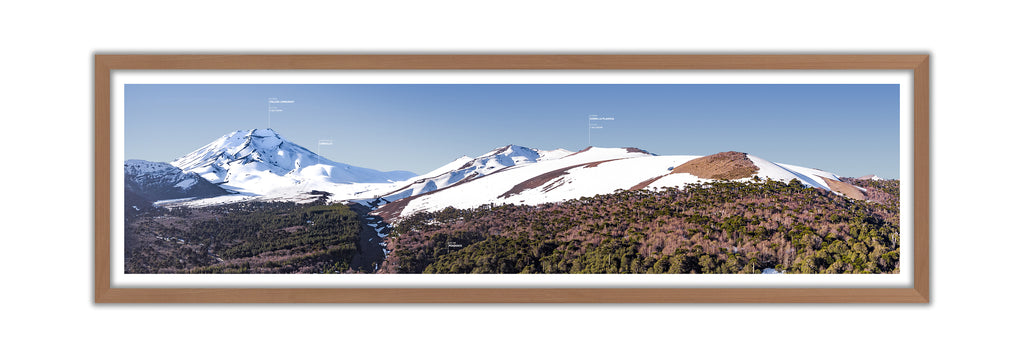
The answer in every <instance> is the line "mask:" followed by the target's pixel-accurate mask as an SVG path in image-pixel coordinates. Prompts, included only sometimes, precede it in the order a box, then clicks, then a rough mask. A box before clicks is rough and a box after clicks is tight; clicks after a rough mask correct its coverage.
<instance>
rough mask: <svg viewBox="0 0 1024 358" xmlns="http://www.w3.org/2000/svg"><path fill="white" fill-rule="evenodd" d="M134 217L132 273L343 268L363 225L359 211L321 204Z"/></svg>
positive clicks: (252, 205) (128, 267)
mask: <svg viewBox="0 0 1024 358" xmlns="http://www.w3.org/2000/svg"><path fill="white" fill-rule="evenodd" d="M133 220H134V221H133V222H130V223H127V224H128V225H126V228H128V229H127V230H126V233H125V236H126V243H127V245H126V254H125V271H126V272H128V273H291V272H302V273H340V272H345V271H347V270H349V267H350V262H351V260H352V258H353V256H354V255H355V254H356V252H357V245H356V240H358V239H359V231H360V229H361V224H360V222H359V215H358V214H356V213H355V212H353V211H352V210H350V209H349V208H348V207H346V206H345V205H341V204H334V205H324V204H323V202H322V201H321V202H320V203H314V204H296V203H290V202H247V203H240V204H229V205H222V206H216V207H211V208H192V209H190V208H176V209H175V210H166V209H164V210H161V211H157V212H154V213H151V214H147V215H146V216H142V217H138V218H134V219H133Z"/></svg>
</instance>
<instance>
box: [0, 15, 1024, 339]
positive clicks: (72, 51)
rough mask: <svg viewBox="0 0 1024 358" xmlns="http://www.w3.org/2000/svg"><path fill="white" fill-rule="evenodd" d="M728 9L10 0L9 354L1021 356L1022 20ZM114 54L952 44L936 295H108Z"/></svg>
mask: <svg viewBox="0 0 1024 358" xmlns="http://www.w3.org/2000/svg"><path fill="white" fill-rule="evenodd" d="M360 3H363V2H360ZM366 3H369V2H366ZM707 3H716V4H717V3H723V4H720V5H691V6H684V5H672V6H667V5H666V4H668V3H667V2H666V3H664V4H662V3H655V2H642V1H633V2H628V5H627V3H626V2H623V3H622V4H620V5H616V4H608V5H598V4H597V3H596V2H593V1H586V2H575V3H570V4H565V5H554V4H551V3H548V2H547V1H516V2H510V3H508V4H506V5H504V6H482V5H478V4H477V2H474V1H467V2H462V3H452V4H451V5H450V6H445V5H443V4H441V3H439V2H436V1H426V2H422V4H416V3H415V2H413V3H401V4H391V5H380V6H377V7H366V6H363V5H357V4H352V5H344V6H343V5H327V6H320V5H308V6H307V5H299V2H296V1H276V2H232V3H231V4H219V3H215V2H213V1H177V2H173V3H166V2H161V3H154V5H143V2H120V3H114V2H86V1H80V2H68V3H66V4H43V3H41V2H28V1H16V2H8V3H5V5H4V6H3V13H4V15H3V16H2V17H3V20H2V21H0V29H2V30H3V31H2V32H0V33H2V34H3V35H2V36H3V45H2V46H3V56H2V57H0V61H2V62H3V66H0V67H2V68H0V81H2V82H3V83H2V86H0V91H2V97H0V101H2V102H0V118H3V120H4V121H3V123H2V125H0V128H2V129H0V135H2V138H4V140H3V141H2V143H3V144H2V145H0V148H4V149H5V153H6V154H5V155H4V156H3V158H6V159H5V160H3V161H2V165H0V168H3V169H2V170H3V173H4V175H3V176H2V178H0V180H2V181H3V188H4V197H5V200H4V202H5V204H6V205H5V207H6V208H7V210H8V212H9V213H8V214H7V215H5V216H4V217H3V225H4V229H5V230H4V231H3V232H4V233H3V234H2V235H0V237H2V241H3V243H4V246H3V249H2V251H0V252H3V254H4V255H3V256H4V259H3V260H0V265H2V270H0V272H3V275H4V276H3V280H4V281H5V284H4V286H3V287H4V288H3V295H2V300H3V305H2V306H0V307H2V310H3V311H2V312H3V314H2V315H0V317H2V321H3V324H2V325H0V326H2V327H4V328H5V331H7V332H5V333H4V336H3V338H2V339H0V342H2V344H0V351H4V352H11V351H15V352H17V351H25V352H29V353H32V355H33V356H53V355H57V354H59V355H62V356H66V355H75V356H78V355H84V354H85V353H88V352H91V353H96V354H103V356H112V357H115V356H180V355H185V354H187V355H195V354H198V355H204V356H205V355H224V356H241V355H243V354H244V355H247V356H277V355H289V356H290V355H295V356H300V355H301V356H305V355H311V354H317V355H321V356H351V355H363V356H368V355H376V354H388V353H403V354H402V355H415V356H419V355H427V354H428V353H429V352H437V351H439V350H451V351H456V352H463V353H468V354H474V355H480V356H491V355H497V356H524V355H534V354H537V353H540V352H551V351H554V350H558V349H571V350H573V351H576V352H577V353H585V354H588V355H630V356H647V355H649V353H663V354H664V355H663V356H684V355H685V356H689V355H699V356H716V357H718V356H733V355H741V354H742V355H746V356H752V357H770V356H807V355H812V354H813V355H836V356H901V357H910V356H924V355H925V354H927V355H929V356H936V355H939V354H942V355H943V356H945V355H946V354H950V355H952V356H963V355H965V354H968V353H970V354H971V356H992V355H996V354H997V352H999V351H1000V350H1004V349H1012V350H1014V351H1015V350H1016V349H1015V348H1014V346H1015V344H1016V343H1017V341H1018V339H1019V337H1017V336H1018V335H1017V334H1013V333H1019V332H1020V327H1019V324H1020V320H1019V319H1020V318H1022V317H1021V310H1020V309H1019V305H1017V304H1016V301H1017V300H1018V299H1019V297H1018V296H1014V294H1015V293H1016V292H1017V291H1018V290H1016V287H1015V286H1016V284H1017V280H1016V277H1018V276H1019V275H1013V276H1011V275H1009V274H1008V273H1009V272H1011V271H1017V270H1019V269H1020V260H1019V258H1020V257H1021V255H1020V253H1021V252H1024V250H1022V249H1024V248H1022V245H1021V241H1022V239H1024V238H1022V234H1021V232H1020V231H1019V230H1015V229H1016V225H1018V224H1019V216H1018V215H1017V214H1018V213H1019V212H1020V209H1019V208H1018V206H1019V205H1020V199H1021V194H1020V191H1019V190H1017V188H1016V184H1017V183H1016V182H1015V181H1012V179H1014V178H1013V177H1014V176H1016V175H1019V174H1020V173H1021V170H1020V165H1019V163H1018V157H1017V156H1016V155H1013V154H1016V153H1015V152H1012V150H1014V149H1016V146H1017V145H1018V144H1019V143H1020V142H1021V140H1020V132H1021V124H1020V122H1021V119H1022V118H1021V114H1020V107H1019V104H1018V101H1019V99H1020V97H1021V90H1020V85H1021V83H1022V82H1024V81H1022V80H1024V78H1022V76H1021V66H1020V65H1019V63H1018V62H1019V61H1020V58H1021V57H1020V56H1019V54H1020V50H1019V48H1020V43H1019V39H1018V36H1019V34H1020V33H1021V32H1022V31H1021V30H1022V26H1021V25H1020V22H1019V20H1018V17H1019V12H1017V11H1013V10H1011V9H1010V8H1009V7H1007V6H1004V5H1002V4H998V3H994V2H981V1H974V2H969V3H962V2H961V3H957V5H955V6H954V5H939V4H937V2H915V3H913V4H908V5H899V4H896V2H894V1H860V2H854V3H847V4H832V3H828V4H827V5H826V4H819V3H818V2H817V1H809V2H802V3H795V4H793V5H785V4H781V3H779V2H771V1H764V2H762V1H751V2H740V3H735V4H724V3H725V2H707ZM146 4H148V3H146ZM156 4H159V5H156ZM1012 34H1018V35H1012ZM95 51H102V52H170V53H188V52H274V53H278V52H285V53H287V52H348V53H427V52H429V53H467V52H472V53H510V52H516V53H569V52H572V53H776V52H784V53H850V52H855V53H890V52H893V53H905V52H912V53H921V52H927V53H931V54H932V55H933V57H932V61H933V62H932V71H933V72H932V83H933V85H932V89H933V92H932V110H933V112H932V113H933V117H932V123H933V133H932V140H933V143H934V147H933V162H932V163H933V166H934V170H933V206H932V207H933V215H932V222H933V237H932V243H933V251H932V262H933V265H932V282H933V291H932V297H933V299H932V303H931V304H928V305H614V306H605V305H575V306H564V305H563V306H536V305H534V306H522V305H468V306H467V305H461V306H460V305H443V306H426V305H403V306H375V305H358V306H354V305H319V306H317V305H276V306H275V305H103V306H97V305H94V304H93V303H92V289H91V285H92V266H91V265H92V256H91V255H92V226H91V220H92V218H91V205H92V204H91V203H92V194H91V178H92V162H91V158H92V157H91V148H92V133H91V124H92V100H93V99H92V87H91V81H92V68H91V56H92V54H93V52H95ZM1011 153H1013V154H1011ZM26 164H27V165H26ZM1007 177H1009V179H1010V180H1002V179H1004V178H1007ZM982 178H992V179H990V180H988V179H982ZM10 212H13V215H11V214H10ZM12 228H13V230H11V229H12ZM577 353H571V355H567V356H578V354H577ZM4 355H5V356H21V355H22V354H15V355H7V354H4Z"/></svg>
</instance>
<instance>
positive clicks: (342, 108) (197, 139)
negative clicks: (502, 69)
mask: <svg viewBox="0 0 1024 358" xmlns="http://www.w3.org/2000/svg"><path fill="white" fill-rule="evenodd" d="M272 97H273V98H278V99H279V100H292V101H295V102H294V103H289V104H276V105H275V104H269V103H268V98H272ZM268 105H269V106H277V107H278V108H280V109H281V111H280V112H270V111H268ZM268 114H269V116H270V127H271V128H273V129H274V130H276V131H277V132H278V133H280V134H281V135H282V136H283V137H284V138H285V139H288V140H290V141H292V142H295V143H297V144H299V145H302V146H304V147H306V148H308V149H310V150H313V151H316V150H317V149H316V147H317V141H318V140H319V139H332V140H333V141H334V145H333V146H323V147H322V150H321V154H322V155H323V156H325V157H327V158H330V159H332V160H334V161H338V162H342V163H348V164H352V165H356V166H362V167H368V168H373V169H378V170H409V171H412V172H416V173H419V174H422V173H425V172H428V171H430V170H432V169H434V168H437V167H439V166H441V165H444V164H446V163H448V162H450V161H451V160H453V159H455V158H457V157H459V156H462V155H468V156H471V157H472V156H477V155H480V154H483V153H485V152H487V151H489V150H491V149H493V148H496V147H501V146H504V145H506V144H517V145H522V146H526V147H532V148H539V149H556V148H564V149H568V150H573V151H575V150H580V149H583V148H585V147H586V146H587V145H588V143H587V141H588V136H587V131H588V130H587V126H588V120H587V118H588V116H589V115H599V116H604V117H614V118H615V120H614V121H601V122H595V123H599V124H600V125H601V126H602V127H603V128H601V129H593V130H591V131H590V141H591V144H592V145H594V146H598V147H627V146H629V147H638V148H642V149H646V150H648V151H650V152H653V153H656V154H660V155H670V154H684V155H706V154H713V153H717V152H722V151H729V150H735V151H741V152H747V153H750V154H752V155H755V156H759V157H761V158H764V159H767V160H770V161H774V162H779V163H786V164H795V165H800V166H805V167H813V168H819V169H822V170H826V171H831V172H834V173H836V174H838V175H841V176H861V175H867V174H876V175H879V176H881V177H885V178H898V177H899V140H900V138H899V86H898V85H804V84H798V85H658V84H636V85H621V84H616V85H602V84H597V85H573V84H557V85H551V84H537V85H532V84H528V85H519V84H516V85H503V84H493V85H491V84H483V85H465V84H452V85H437V84H424V85H400V84H399V85H366V84H354V85H163V84H153V85H150V84H145V85H138V84H136V85H127V86H126V89H125V158H126V159H145V160H151V161H162V162H169V161H172V160H174V159H175V158H177V157H180V156H183V155H185V154H188V153H189V152H191V151H193V150H195V149H197V148H199V147H201V146H203V145H205V144H207V143H209V142H211V141H213V140H215V139H217V138H219V137H220V136H222V135H224V134H227V133H229V132H232V131H235V130H248V129H253V128H266V127H267V119H268V118H267V117H268Z"/></svg>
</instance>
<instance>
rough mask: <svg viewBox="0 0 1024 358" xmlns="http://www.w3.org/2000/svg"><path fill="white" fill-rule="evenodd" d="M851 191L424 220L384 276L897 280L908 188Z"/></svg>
mask: <svg viewBox="0 0 1024 358" xmlns="http://www.w3.org/2000/svg"><path fill="white" fill-rule="evenodd" d="M847 182H850V183H851V184H854V185H858V186H861V187H863V188H865V189H867V193H866V196H867V199H868V200H866V201H865V200H854V199H850V198H846V197H843V196H839V195H836V194H834V193H831V192H828V191H825V190H821V189H815V188H807V187H804V186H802V185H801V184H800V183H799V182H797V181H792V182H789V183H783V182H778V181H770V180H769V181H763V180H760V179H759V178H755V180H754V181H753V182H749V183H742V182H728V181H719V182H713V183H705V184H694V185H690V186H688V187H685V188H682V189H676V188H665V189H663V190H659V191H649V190H631V191H617V192H616V193H614V194H608V195H598V196H595V197H585V198H580V199H577V200H569V201H566V202H562V203H554V204H545V205H540V206H515V205H504V206H483V207H480V208H477V209H472V210H456V209H452V208H448V209H446V210H443V211H439V212H434V213H419V214H415V215H413V216H411V217H407V218H404V219H403V220H401V221H400V222H398V223H397V224H396V226H395V230H394V231H393V233H392V235H391V236H392V237H391V238H390V240H391V242H390V245H389V248H390V249H392V250H393V251H392V253H391V254H390V255H389V257H388V258H387V260H386V262H385V264H384V266H383V267H382V271H384V272H393V273H419V272H423V273H761V272H762V271H763V270H764V269H767V268H771V269H775V270H777V271H780V272H786V273H897V272H899V252H900V246H899V203H898V198H899V181H897V180H885V181H873V180H867V181H863V180H853V179H848V180H847Z"/></svg>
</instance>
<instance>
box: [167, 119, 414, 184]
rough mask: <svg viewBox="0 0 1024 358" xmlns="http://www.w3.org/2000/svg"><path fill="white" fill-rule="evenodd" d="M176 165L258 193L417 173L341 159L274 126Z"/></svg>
mask: <svg viewBox="0 0 1024 358" xmlns="http://www.w3.org/2000/svg"><path fill="white" fill-rule="evenodd" d="M171 164H172V165H174V166H175V167H178V168H180V169H181V170H183V171H186V172H192V173H196V174H199V175H200V176H202V177H203V178H205V179H207V180H209V181H211V182H213V183H218V184H224V183H228V182H230V183H231V184H229V186H231V187H232V189H236V190H240V191H250V192H254V193H259V192H264V191H266V189H267V188H271V187H272V186H280V185H291V184H295V183H301V182H305V181H307V180H315V181H326V182H332V183H354V182H363V183H383V182H389V181H395V180H405V179H408V178H410V177H412V176H414V175H415V174H413V173H409V172H398V171H396V172H380V171H377V170H373V169H367V168H360V167H355V166H351V165H348V164H344V163H338V162H335V161H332V160H329V159H327V158H324V157H321V156H320V155H318V154H316V153H314V152H313V151H311V150H309V149H306V148H304V147H302V146H300V145H298V144H295V143H292V142H290V141H288V140H286V139H284V138H283V137H282V136H281V135H280V134H278V133H277V132H276V131H274V130H273V129H271V128H263V129H250V130H239V131H234V132H231V133H228V134H226V135H224V136H221V137H220V138H218V139H216V140H214V141H213V142H211V143H210V144H207V145H205V146H203V147H202V148H199V149H197V150H195V151H193V152H192V153H189V154H188V155H185V156H183V157H181V158H178V159H175V160H174V161H173V162H171ZM260 182H264V183H263V184H260ZM263 187H266V188H263Z"/></svg>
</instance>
